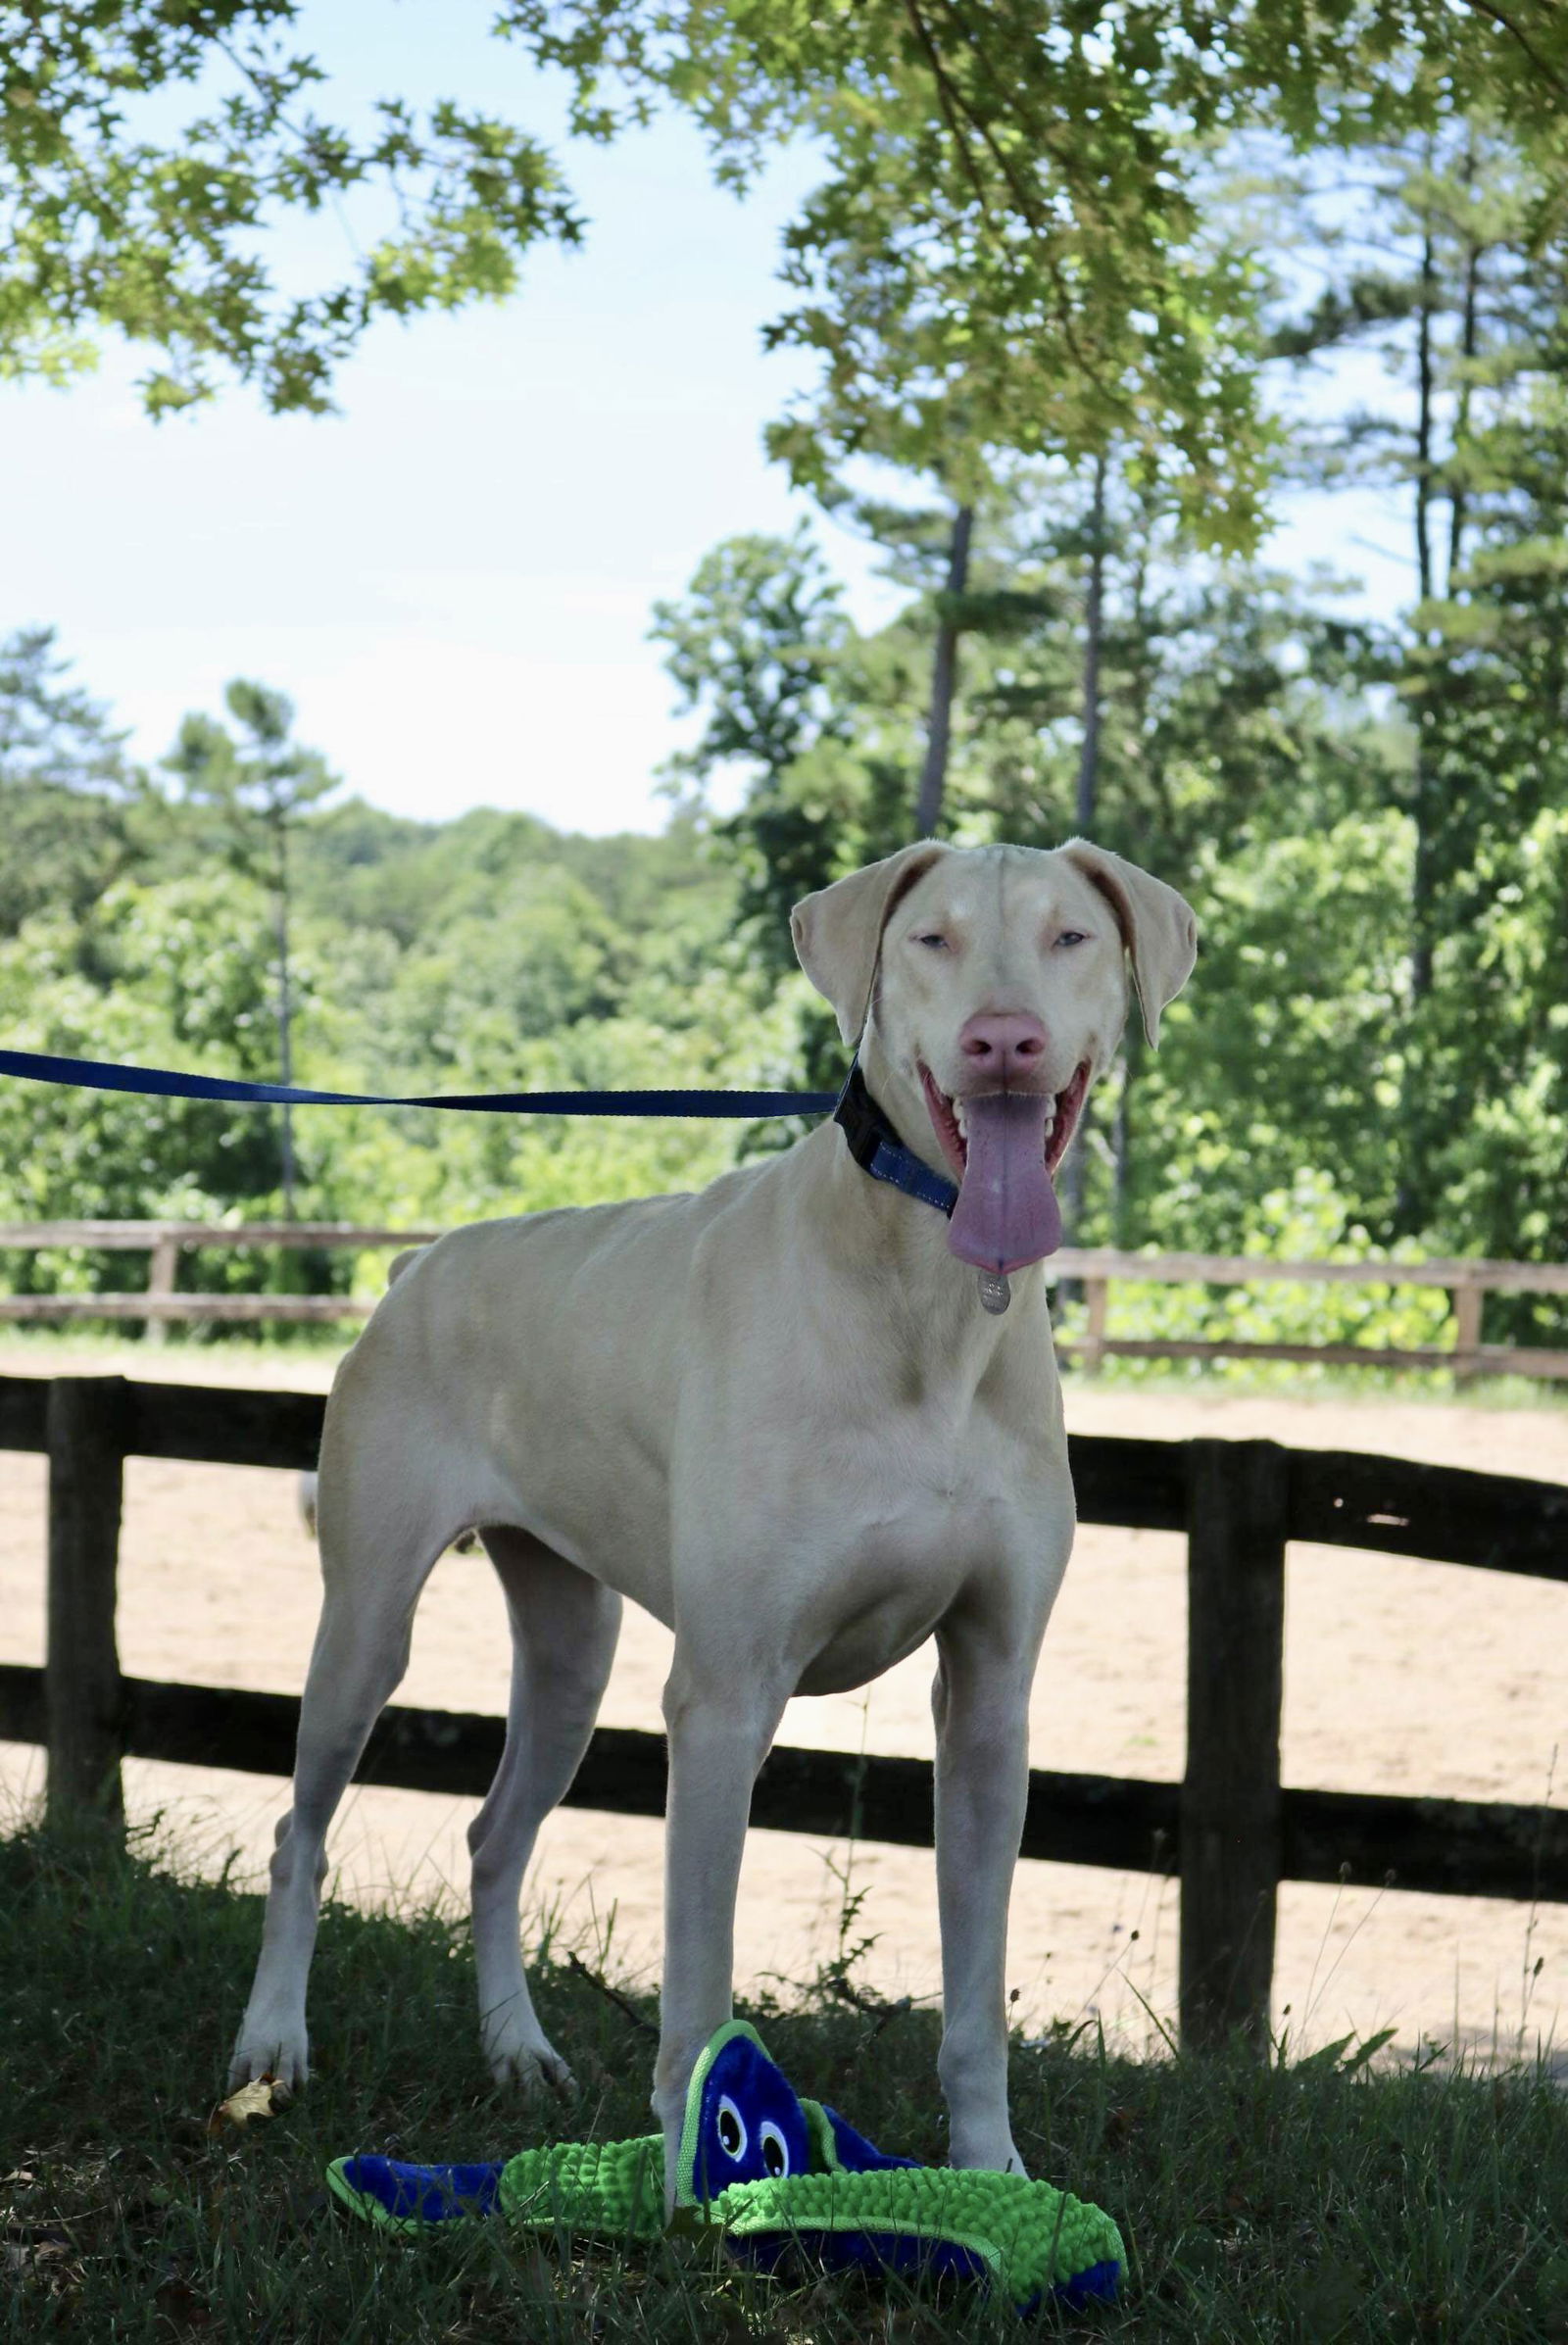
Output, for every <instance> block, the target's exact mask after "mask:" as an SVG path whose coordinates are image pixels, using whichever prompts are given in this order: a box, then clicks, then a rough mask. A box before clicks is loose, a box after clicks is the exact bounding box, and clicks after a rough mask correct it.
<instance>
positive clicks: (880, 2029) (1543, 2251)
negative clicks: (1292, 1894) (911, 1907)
mask: <svg viewBox="0 0 1568 2345" xmlns="http://www.w3.org/2000/svg"><path fill="white" fill-rule="evenodd" d="M260 1930H261V1900H260V1898H259V1897H257V1896H242V1895H236V1894H235V1893H234V1892H233V1890H231V1889H229V1888H227V1887H224V1886H219V1885H210V1884H194V1883H192V1884H184V1883H181V1882H180V1881H176V1880H175V1879H172V1877H171V1876H170V1874H169V1873H168V1872H166V1871H164V1870H162V1869H160V1868H159V1867H158V1866H157V1865H156V1864H153V1863H149V1862H147V1861H146V1860H145V1859H144V1858H140V1857H132V1858H128V1859H127V1858H125V1857H123V1855H119V1854H117V1852H116V1851H115V1850H114V1848H113V1847H112V1846H109V1845H107V1844H106V1845H103V1846H99V1847H94V1846H92V1845H91V1844H81V1845H77V1846H72V1845H70V1844H61V1843H60V1842H52V1841H50V1840H47V1839H44V1838H41V1837H39V1836H37V1835H35V1834H33V1833H31V1832H23V1833H20V1834H18V1835H17V1836H14V1837H12V1838H10V1839H7V1840H3V1841H0V2006H3V2008H4V2010H5V2013H6V2016H7V2023H8V2024H7V2026H6V2027H5V2029H4V2030H3V2031H0V2095H3V2101H4V2107H5V2111H6V2139H7V2143H8V2151H9V2155H8V2165H7V2169H6V2172H5V2178H4V2182H3V2185H0V2191H3V2195H4V2198H5V2201H6V2204H5V2210H4V2213H5V2220H6V2224H7V2234H6V2235H7V2243H8V2262H9V2272H8V2287H7V2291H6V2295H5V2299H4V2302H3V2305H0V2336H5V2337H7V2338H15V2339H17V2340H18V2341H19V2345H21V2340H24V2339H25V2340H27V2345H31V2340H32V2339H34V2338H36V2337H39V2336H62V2337H80V2338H83V2339H87V2338H91V2339H94V2340H97V2339H100V2338H110V2337H125V2338H146V2339H147V2340H148V2341H149V2345H152V2340H153V2339H155V2338H159V2339H161V2338H166V2337H189V2336H199V2335H212V2334H219V2335H224V2336H235V2337H241V2336H244V2337H250V2336H260V2335H267V2336H276V2337H288V2338H289V2339H291V2340H293V2339H297V2340H299V2341H300V2345H317V2341H318V2340H319V2345H327V2341H328V2340H331V2341H333V2345H336V2341H337V2340H340V2339H349V2338H353V2339H361V2338H371V2337H374V2338H381V2337H397V2338H400V2339H406V2340H408V2341H409V2345H423V2341H425V2340H428V2341H429V2345H438V2341H440V2345H446V2341H448V2340H455V2339H471V2340H474V2341H475V2345H478V2341H479V2340H481V2339H483V2340H491V2339H496V2338H502V2337H506V2338H523V2337H526V2338H528V2339H530V2340H531V2339H534V2338H539V2339H548V2340H552V2341H555V2345H565V2341H566V2340H568V2339H571V2340H575V2339H582V2338H589V2337H593V2338H599V2339H603V2340H605V2341H606V2345H622V2341H624V2345H632V2341H633V2340H636V2341H637V2345H666V2341H667V2345H676V2341H677V2340H679V2341H680V2345H688V2341H689V2340H691V2339H693V2338H697V2337H701V2338H710V2337H723V2338H725V2339H728V2340H730V2341H731V2345H750V2341H751V2340H756V2345H783V2341H784V2340H786V2339H795V2338H805V2337H810V2338H812V2339H817V2340H821V2341H822V2345H838V2341H839V2340H843V2341H844V2345H849V2341H850V2340H857V2341H858V2340H861V2339H863V2338H865V2337H867V2336H877V2337H882V2336H888V2337H898V2338H901V2339H907V2340H908V2341H909V2345H926V2340H929V2341H930V2345H938V2340H939V2339H947V2338H957V2339H968V2340H975V2341H978V2340H980V2339H986V2340H995V2341H996V2345H1001V2341H1002V2340H1005V2339H1016V2338H1017V2337H1018V2336H1019V2335H1020V2334H1021V2333H1028V2332H1020V2330H1019V2328H1018V2323H1017V2320H1016V2317H1015V2316H1014V2315H1013V2313H1012V2312H1011V2310H1010V2309H1009V2308H1007V2307H1005V2306H1002V2305H994V2304H988V2303H987V2302H986V2300H985V2299H984V2298H983V2297H982V2296H981V2295H980V2294H979V2293H978V2292H977V2291H976V2290H974V2289H973V2288H971V2287H967V2286H957V2287H954V2286H944V2287H941V2288H913V2287H911V2286H909V2285H907V2284H906V2283H901V2282H898V2281H893V2280H889V2281H886V2282H884V2281H881V2280H876V2279H861V2278H857V2277H853V2276H851V2277H846V2276H842V2275H841V2276H839V2277H836V2278H832V2279H826V2280H813V2279H812V2278H811V2277H810V2276H809V2274H806V2275H785V2276H781V2277H779V2278H766V2277H759V2276H755V2275H750V2274H748V2273H747V2272H745V2271H744V2270H740V2269H737V2268H736V2267H735V2266H733V2265H731V2264H729V2263H728V2262H727V2261H726V2260H725V2259H724V2257H723V2255H722V2253H721V2252H720V2251H718V2250H717V2249H715V2248H714V2247H713V2246H712V2245H711V2243H705V2242H703V2241H701V2240H693V2239H688V2240H673V2241H670V2242H668V2243H666V2244H665V2245H664V2246H663V2247H662V2248H661V2249H659V2250H658V2251H654V2252H650V2253H648V2254H634V2255H630V2256H627V2257H621V2256H619V2255H615V2254H612V2253H608V2252H606V2251H603V2250H597V2249H575V2250H574V2249H573V2248H572V2246H571V2245H570V2243H568V2242H566V2241H561V2242H559V2243H545V2244H544V2245H542V2246H541V2245H538V2244H533V2243H526V2242H522V2241H518V2240H515V2239H509V2238H508V2236H507V2234H506V2232H505V2230H504V2228H502V2227H501V2226H499V2225H498V2226H496V2227H494V2228H491V2227H488V2226H486V2227H481V2228H479V2229H477V2230H475V2231H470V2232H468V2233H466V2235H464V2236H462V2237H458V2238H453V2239H450V2240H448V2239H433V2240H421V2241H405V2240H400V2239H390V2238H387V2237H385V2236H384V2235H382V2234H380V2233H376V2232H371V2231H369V2230H368V2229H364V2228H360V2227H358V2226H353V2225H350V2224H348V2223H344V2222H342V2221H340V2220H339V2219H337V2218H336V2217H335V2216H334V2215H333V2214H332V2212H331V2210H330V2207H329V2203H328V2201H327V2199H326V2195H325V2192H324V2190H323V2189H322V2187H321V2173H322V2169H323V2168H324V2166H325V2164H326V2161H327V2160H328V2159H329V2158H331V2157H334V2156H341V2155H343V2154H344V2153H345V2152H348V2151H350V2150H355V2149H364V2150H370V2149H375V2150H385V2151H390V2152H391V2154H392V2155H394V2156H403V2157H413V2158H430V2159H436V2158H444V2157H445V2158H456V2159H465V2158H473V2157H483V2156H493V2155H496V2154H498V2153H504V2152H511V2151H514V2150H517V2149H521V2148H523V2147H525V2146H526V2145H527V2144H529V2143H531V2142H535V2141H543V2140H549V2139H552V2138H559V2137H560V2136H561V2134H562V2132H563V2130H564V2128H566V2127H569V2137H571V2138H598V2139H604V2140H613V2139H616V2138H623V2137H624V2136H626V2135H628V2134H632V2133H640V2132H644V2131H646V2129H647V2127H648V2124H649V2118H648V2101H647V2095H648V2088H649V2077H650V2072H651V2068H652V2061H653V2050H654V2046H653V2040H652V2012H653V2004H652V2000H651V1999H650V1998H648V1997H645V1996H643V1995H640V1994H638V1993H636V1992H635V1990H633V1991H632V1992H631V1993H630V1994H628V1995H627V1996H625V1997H624V1999H622V2000H618V2001H613V2000H612V1999H611V1997H610V1996H609V1995H608V1994H607V1993H606V1992H605V1991H604V1988H603V1986H602V1985H600V1984H598V1983H597V1982H596V1979H595V1975H594V1973H593V1972H592V1970H591V1969H588V1970H584V1971H573V1970H570V1969H568V1968H567V1967H566V1966H565V1964H564V1963H563V1962H562V1961H561V1959H560V1954H561V1950H560V1949H559V1948H557V1949H556V1950H555V1959H554V1960H552V1959H550V1957H549V1954H548V1952H547V1955H546V1959H545V1960H544V1961H543V1963H542V1964H541V1965H540V1967H539V1970H538V1972H537V1973H536V1977H537V1982H538V1991H539V1997H540V2003H541V2008H542V2010H543V2013H544V2016H545V2021H546V2025H547V2026H548V2027H549V2028H550V2030H551V2032H552V2035H553V2036H554V2038H555V2040H556V2041H557V2042H559V2043H560V2044H561V2045H562V2047H563V2049H564V2051H565V2052H566V2053H567V2055H568V2056H569V2058H570V2060H571V2062H572V2065H573V2068H574V2070H575V2072H576V2075H577V2077H578V2080H579V2083H580V2085H581V2087H582V2090H581V2092H580V2094H579V2096H578V2098H577V2099H576V2101H575V2102H574V2103H572V2104H571V2106H570V2107H569V2108H568V2109H565V2110H562V2109H560V2108H557V2107H555V2106H550V2107H545V2108H539V2107H535V2108H534V2109H532V2110H525V2109H522V2108H520V2107H519V2106H518V2105H517V2104H516V2102H515V2100H512V2099H509V2098H508V2097H506V2096H504V2095H501V2094H498V2093H496V2092H495V2091H493V2090H492V2089H491V2088H490V2087H489V2086H488V2084H487V2082H486V2081H485V2079H484V2077H483V2073H482V2070H481V2068H480V2066H479V2062H478V2044H477V2029H476V2027H475V2025H474V2018H473V1970H472V1959H471V1955H470V1951H469V1946H468V1937H467V1930H466V1926H463V1925H455V1924H453V1923H452V1922H450V1921H445V1920H441V1919H437V1918H434V1917H416V1918H414V1919H413V1920H411V1921H407V1922H404V1921H398V1920H393V1919H391V1918H389V1917H386V1916H369V1915H360V1914H356V1913H353V1912H352V1911H350V1910H348V1909H347V1908H346V1907H343V1906H341V1905H336V1904H331V1903H329V1904H328V1906H327V1908H326V1910H325V1913H324V1915H323V1919H322V1928H321V1936H320V1943H319V1951H318V1955H317V1963H316V1972H315V1977H314V1979H313V2006H312V2009H313V2019H314V2022H315V2026H316V2030H317V2041H318V2049H319V2059H318V2063H317V2067H316V2070H315V2073H314V2075H313V2077H312V2082H311V2085H310V2089H309V2091H308V2092H307V2093H306V2094H305V2095H304V2096H303V2097H302V2098H301V2099H300V2100H298V2101H297V2102H295V2103H294V2104H293V2106H292V2107H291V2108H289V2109H288V2110H287V2111H286V2112H284V2113H283V2114H281V2115H280V2116H277V2117H274V2118H273V2119H271V2120H270V2122H267V2123H262V2124H256V2125H251V2126H249V2127H248V2128H247V2129H246V2130H245V2131H244V2132H243V2133H240V2132H238V2131H235V2130H233V2129H232V2128H229V2129H227V2130H226V2131H224V2130H221V2131H219V2132H218V2133H217V2134H209V2133H208V2131H207V2130H206V2122H205V2121H206V2119H207V2117H208V2113H209V2111H210V2110H211V2109H212V2107H213V2105H214V2103H215V2102H216V2101H217V2099H218V2095H219V2091H220V2089H221V2085H220V2078H221V2073H222V2069H223V2065H224V2061H225V2058H226V2053H227V2047H228V2043H229V2040H230V2036H231V2033H232V2029H233V2026H234V2023H235V2016H236V2014H237V2013H238V2011H239V2008H240V2005H241V2003H242V2001H243V1999H244V1993H245V1986H246V1982H247V1979H248V1978H249V1974H250V1966H251V1964H252V1962H253V1960H254V1958H255V1949H256V1943H257V1939H258V1936H259V1933H260ZM866 2000H867V2002H868V2004H869V2008H867V2009H863V2010H862V2009H857V2008H855V2007H854V2005H853V2004H849V2003H846V2002H844V2001H842V2000H836V1999H830V1998H829V1997H826V1996H822V1995H816V1996H812V1997H811V1998H809V2000H808V2001H807V2002H806V2003H805V2004H804V2006H803V2007H801V2008H798V2009H791V2010H788V2011H784V2012H780V2011H778V2010H776V2009H775V2008H773V2007H771V2006H768V2007H766V2008H764V2009H762V2010H754V2011H751V2012H750V2013H749V2015H748V2016H752V2017H754V2018H756V2020H757V2021H758V2023H759V2024H760V2027H762V2029H763V2031H764V2033H765V2035H766V2039H767V2042H768V2044H769V2047H770V2049H772V2050H773V2051H774V2053H775V2054H776V2056H777V2057H778V2058H779V2059H780V2060H781V2061H782V2063H783V2064H784V2066H785V2068H786V2069H787V2071H788V2072H789V2074H790V2075H791V2076H793V2077H795V2078H796V2079H798V2081H799V2083H800V2086H801V2088H802V2089H803V2090H805V2091H809V2092H811V2093H814V2094H817V2095H820V2096H821V2097H823V2098H825V2099H827V2100H829V2101H832V2102H833V2103H835V2104H836V2105H837V2106H839V2107H841V2108H843V2109H845V2110H847V2111H848V2113H849V2114H850V2115H851V2116H852V2117H853V2118H854V2120H855V2121H856V2123H857V2124H858V2125H862V2126H864V2127H865V2129H866V2130H867V2131H868V2132H869V2133H870V2135H871V2137H872V2138H873V2139H874V2140H877V2141H880V2142H883V2143H885V2144H886V2145H887V2146H888V2147H890V2148H896V2149H900V2150H904V2151H906V2152H907V2153H908V2154H910V2155H912V2156H916V2157H920V2158H924V2159H927V2160H929V2161H932V2162H940V2161H941V2159H942V2158H943V2156H944V2155H945V2149H944V2142H943V2134H942V2120H941V2102H940V2098H939V2095H938V2092H937V2087H936V2049H937V2031H938V2030H937V2019H936V2015H935V2013H934V2012H926V2011H918V2010H916V2011H910V2010H908V2009H907V2008H904V2009H899V2010H895V2011H891V2012H886V2013H885V2012H883V2011H881V2010H879V2009H878V2007H877V2006H876V2004H875V2001H874V1999H870V1998H867V1999H866ZM1011 2093H1012V2110H1013V2125H1014V2130H1015V2132H1016V2134H1017V2138H1018V2143H1019V2147H1020V2148H1021V2149H1022V2151H1023V2153H1024V2156H1025V2157H1026V2158H1027V2159H1028V2161H1029V2163H1030V2165H1031V2168H1032V2170H1033V2171H1034V2172H1035V2173H1037V2174H1044V2175H1045V2176H1046V2177H1047V2178H1049V2179H1052V2180H1055V2181H1058V2182H1063V2183H1066V2184H1068V2185H1069V2186H1071V2187H1072V2188H1074V2189H1076V2190H1078V2191H1079V2192H1081V2193H1083V2194H1084V2195H1086V2196H1088V2197H1090V2198H1092V2199H1094V2200H1095V2201H1096V2202H1097V2203H1098V2204H1099V2205H1101V2206H1103V2207H1104V2208H1105V2209H1106V2210H1107V2211H1108V2212H1109V2213H1111V2214H1112V2215H1113V2216H1114V2217H1115V2219H1116V2221H1117V2223H1118V2224H1119V2225H1120V2227H1121V2230H1122V2233H1123V2236H1124V2238H1125V2240H1126V2242H1127V2247H1128V2254H1129V2259H1130V2267H1131V2269H1130V2272H1129V2282H1128V2287H1127V2292H1126V2295H1125V2298H1124V2301H1123V2304H1122V2306H1121V2307H1120V2308H1119V2309H1118V2310H1116V2311H1114V2312H1106V2313H1103V2314H1097V2315H1096V2316H1094V2317H1093V2318H1092V2319H1089V2320H1084V2321H1066V2320H1064V2319H1061V2318H1059V2317H1055V2316H1052V2315H1049V2314H1048V2315H1046V2316H1044V2317H1043V2320H1042V2323H1041V2326H1040V2331H1039V2333H1041V2334H1044V2335H1047V2336H1057V2335H1074V2336H1082V2337H1089V2336H1120V2335H1126V2336H1129V2337H1137V2338H1141V2339H1148V2340H1163V2339H1173V2340H1174V2339H1178V2338H1179V2339H1182V2340H1189V2339H1192V2338H1195V2337H1201V2338H1203V2339H1205V2340H1212V2341H1213V2345H1257V2341H1258V2340H1270V2341H1272V2340H1279V2341H1280V2345H1286V2341H1287V2340H1294V2339H1306V2338H1310V2339H1318V2338H1324V2339H1327V2338H1336V2339H1340V2340H1343V2341H1344V2345H1357V2341H1359V2340H1366V2341H1367V2345H1373V2341H1374V2340H1375V2341H1376V2345H1383V2340H1385V2339H1387V2338H1391V2337H1393V2338H1399V2339H1406V2338H1410V2339H1413V2338H1418V2337H1434V2338H1441V2337H1461V2336H1467V2335H1471V2334H1475V2335H1483V2334H1484V2335H1485V2336H1486V2337H1487V2338H1488V2339H1495V2340H1497V2345H1513V2341H1514V2340H1518V2341H1519V2345H1525V2341H1526V2340H1528V2345H1558V2341H1560V2340H1562V2339H1564V2338H1568V2255H1565V2253H1564V2249H1563V2240H1562V2221H1561V2211H1562V2205H1563V2201H1564V2197H1565V2195H1568V2110H1565V2108H1564V2104H1563V2098H1562V2095H1561V2092H1560V2091H1559V2090H1557V2089H1555V2088H1554V2087H1553V2085H1552V2084H1551V2083H1550V2082H1549V2081H1548V2080H1547V2079H1546V2078H1544V2077H1538V2076H1535V2075H1533V2074H1532V2073H1530V2072H1529V2071H1526V2072H1525V2073H1523V2074H1521V2075H1518V2076H1509V2077H1504V2078H1493V2077H1485V2076H1477V2077H1467V2076H1455V2075H1451V2074H1444V2073H1442V2072H1441V2071H1428V2073H1426V2074H1417V2073H1411V2072H1409V2071H1404V2072H1383V2073H1379V2072H1376V2071H1369V2070H1368V2069H1367V2068H1366V2067H1365V2065H1364V2064H1362V2063H1360V2062H1358V2060H1357V2057H1356V2053H1355V2051H1354V2050H1352V2049H1350V2048H1349V2047H1347V2046H1344V2045H1342V2046H1340V2047H1338V2048H1337V2050H1334V2049H1328V2048H1325V2050H1324V2051H1323V2052H1321V2053H1320V2054H1319V2055H1318V2056H1317V2057H1316V2058H1315V2059H1314V2058H1307V2059H1304V2060H1298V2059H1295V2058H1294V2057H1293V2058H1292V2059H1290V2060H1289V2061H1287V2060H1286V2059H1285V2058H1284V2057H1283V2056H1281V2057H1280V2058H1279V2059H1278V2060H1277V2061H1275V2062H1272V2063H1267V2064H1259V2063H1256V2062H1253V2061H1250V2060H1245V2059H1238V2060H1235V2061H1230V2060H1225V2061H1221V2060H1214V2059H1208V2060H1204V2059H1194V2058H1185V2057H1184V2058H1181V2059H1175V2060H1164V2059H1159V2060H1154V2061H1152V2062H1145V2063H1140V2062H1137V2061H1134V2060H1131V2059H1128V2058H1126V2057H1125V2056H1122V2055H1119V2054H1107V2052H1106V2051H1105V2050H1104V2049H1103V2047H1099V2046H1097V2045H1096V2044H1095V2042H1094V2040H1093V2038H1092V2037H1090V2036H1087V2035H1086V2034H1084V2033H1082V2032H1080V2033H1079V2035H1078V2036H1077V2037H1076V2038H1074V2037H1071V2036H1068V2035H1065V2034H1060V2033H1054V2034H1052V2035H1050V2036H1048V2037H1046V2038H1045V2039H1043V2040H1042V2041H1040V2042H1038V2043H1036V2044H1033V2045H1025V2044H1024V2043H1022V2042H1021V2041H1018V2040H1016V2039H1015V2041H1014V2045H1013V2050H1012V2056H1011Z"/></svg>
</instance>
